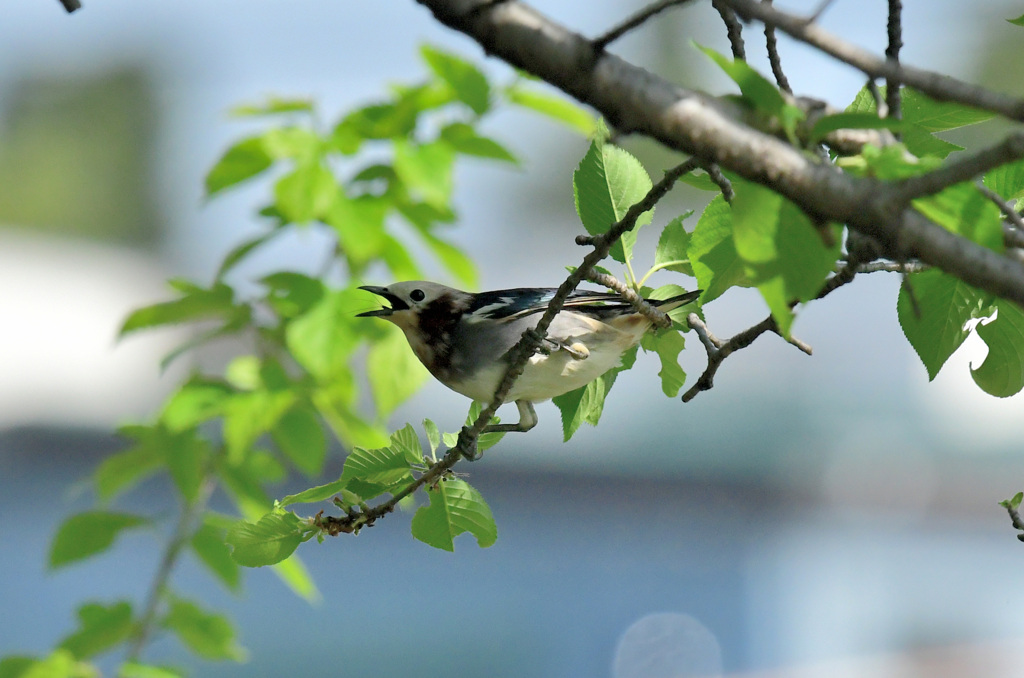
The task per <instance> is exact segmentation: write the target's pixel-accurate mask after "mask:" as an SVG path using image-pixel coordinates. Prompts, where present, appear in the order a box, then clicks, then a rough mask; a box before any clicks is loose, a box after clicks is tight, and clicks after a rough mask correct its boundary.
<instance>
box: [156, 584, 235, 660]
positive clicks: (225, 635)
mask: <svg viewBox="0 0 1024 678" xmlns="http://www.w3.org/2000/svg"><path fill="white" fill-rule="evenodd" d="M161 624H162V626H163V627H164V628H165V629H167V630H169V631H172V632H173V633H174V634H175V635H176V636H177V637H178V639H179V640H180V641H181V642H182V643H184V644H185V646H186V647H188V649H189V650H191V651H192V652H194V653H196V654H197V655H199V656H200V657H203V658H204V659H212V660H223V659H230V660H233V661H244V660H245V658H246V655H247V653H246V651H245V649H244V648H242V647H241V646H240V645H239V644H238V641H237V639H236V638H235V629H234V628H233V627H232V625H231V622H230V621H229V620H228V618H227V617H225V616H223V615H219V614H213V613H210V612H207V611H205V610H203V609H202V608H200V607H199V606H198V605H196V604H195V603H193V602H191V601H188V600H184V599H181V598H177V597H173V598H171V600H170V605H169V609H168V611H167V614H166V615H165V616H164V618H163V619H162V620H161Z"/></svg>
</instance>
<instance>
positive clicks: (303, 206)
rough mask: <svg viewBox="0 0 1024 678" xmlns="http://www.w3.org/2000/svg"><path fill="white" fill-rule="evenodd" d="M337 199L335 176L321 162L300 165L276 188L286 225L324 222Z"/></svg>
mask: <svg viewBox="0 0 1024 678" xmlns="http://www.w3.org/2000/svg"><path fill="white" fill-rule="evenodd" d="M337 195H338V185H337V182H336V181H335V179H334V175H333V174H331V171H330V170H329V169H327V168H326V167H324V166H323V165H321V164H320V163H319V162H309V163H305V164H302V165H299V166H298V167H296V168H295V169H294V170H292V171H291V172H289V173H288V174H286V175H284V176H283V177H281V178H280V179H278V181H277V183H276V184H275V185H274V200H275V203H274V204H275V205H276V207H277V210H278V212H279V213H280V214H281V217H282V218H284V219H285V220H286V221H288V222H292V223H296V224H305V223H308V222H310V221H312V220H314V219H320V220H322V219H324V218H325V215H326V214H327V210H328V209H329V208H330V206H331V204H332V203H333V202H334V200H335V198H336V197H337Z"/></svg>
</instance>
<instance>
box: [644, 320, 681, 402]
mask: <svg viewBox="0 0 1024 678" xmlns="http://www.w3.org/2000/svg"><path fill="white" fill-rule="evenodd" d="M640 347H641V348H642V349H644V350H645V351H654V352H655V353H657V354H658V358H659V360H661V371H660V372H658V376H659V377H661V390H662V392H663V393H664V394H665V395H667V396H668V397H669V398H674V397H676V395H678V394H679V389H681V388H682V387H683V384H684V383H685V382H686V372H684V371H683V368H682V367H680V366H679V354H680V353H681V352H682V350H683V349H684V348H685V347H686V339H685V338H684V337H683V335H682V334H680V333H679V332H675V331H672V330H665V331H662V332H657V333H651V332H648V333H647V334H645V335H644V336H643V337H642V338H641V339H640Z"/></svg>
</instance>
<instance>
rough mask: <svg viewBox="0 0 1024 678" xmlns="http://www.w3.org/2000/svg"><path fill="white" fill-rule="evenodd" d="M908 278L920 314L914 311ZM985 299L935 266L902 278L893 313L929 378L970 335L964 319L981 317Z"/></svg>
mask: <svg viewBox="0 0 1024 678" xmlns="http://www.w3.org/2000/svg"><path fill="white" fill-rule="evenodd" d="M908 281H909V283H910V287H911V289H913V294H914V298H915V299H916V300H917V308H918V309H919V310H920V312H921V315H920V317H918V316H917V315H916V314H915V313H914V305H913V303H912V302H911V299H910V293H909V291H908V289H907V284H908ZM984 302H985V298H984V297H983V296H982V295H981V294H980V293H979V292H978V291H977V290H975V289H974V288H973V287H971V286H969V285H967V284H966V283H964V282H962V281H960V280H959V279H957V278H954V277H953V276H950V275H947V274H945V273H943V272H942V271H939V270H936V269H932V270H929V271H923V272H921V273H913V274H911V275H909V276H907V278H906V279H905V280H904V282H903V285H902V286H901V287H900V295H899V299H898V301H897V304H896V313H897V316H898V317H899V321H900V327H902V328H903V334H904V335H905V336H906V337H907V341H909V342H910V345H911V346H913V347H914V351H915V352H916V353H917V355H918V357H919V358H920V359H921V362H922V363H924V366H925V369H927V370H928V379H929V381H930V380H932V379H934V378H935V377H936V375H938V373H939V370H940V369H942V366H943V364H945V362H946V360H947V359H948V358H949V356H951V355H953V352H954V351H956V349H958V348H959V347H960V344H962V343H963V341H964V339H966V338H967V335H968V334H970V332H969V330H967V329H966V325H967V321H969V320H972V319H974V318H978V317H980V315H981V312H982V306H983V305H984Z"/></svg>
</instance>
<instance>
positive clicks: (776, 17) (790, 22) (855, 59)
mask: <svg viewBox="0 0 1024 678" xmlns="http://www.w3.org/2000/svg"><path fill="white" fill-rule="evenodd" d="M721 2H724V3H726V4H728V5H729V6H730V7H732V8H733V10H734V11H735V12H736V13H737V14H738V15H739V16H741V17H743V18H745V19H748V20H749V19H757V20H758V21H762V22H766V23H771V24H772V25H774V26H775V27H776V28H778V29H779V30H781V31H783V32H784V33H787V34H788V35H790V36H791V37H793V38H796V39H797V40H799V41H800V42H805V43H807V44H808V45H812V46H814V47H817V48H818V49H819V50H821V51H822V52H824V53H826V54H829V55H831V56H833V57H835V58H836V59H838V60H839V61H842V62H844V63H847V64H850V65H851V66H853V67H854V68H858V69H860V70H861V71H863V72H864V73H865V74H867V75H868V76H870V77H873V78H886V79H892V80H895V81H897V82H900V83H902V84H903V85H907V86H910V87H913V88H914V89H916V90H919V91H921V92H923V93H924V94H927V95H928V96H930V97H932V98H933V99H937V100H939V101H955V102H958V103H961V104H966V105H968V106H972V107H974V108H980V109H983V110H987V111H993V112H995V113H999V114H1001V115H1004V116H1006V117H1007V118H1010V119H1011V120H1017V121H1019V122H1020V121H1024V99H1019V98H1017V97H1013V96H1009V95H1007V94H1002V93H999V92H993V91H992V90H989V89H986V88H984V87H979V86H977V85H972V84H970V83H966V82H964V81H962V80H957V79H956V78H952V77H949V76H946V75H940V74H938V73H934V72H931V71H926V70H923V69H920V68H912V67H910V66H905V65H902V64H897V63H893V62H891V61H889V60H888V59H883V58H880V57H878V56H875V55H874V54H872V53H871V52H868V51H867V50H864V49H861V48H860V47H857V46H855V45H853V44H851V43H848V42H846V41H844V40H842V39H841V38H839V37H838V36H836V35H833V34H832V33H829V32H828V31H826V30H824V29H823V28H821V27H820V26H818V25H817V24H815V23H813V22H812V21H808V20H807V19H806V18H803V17H798V16H796V15H793V14H789V13H787V12H780V11H779V10H777V9H775V8H774V7H772V6H770V5H765V4H762V3H760V2H758V1H757V0H721Z"/></svg>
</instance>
